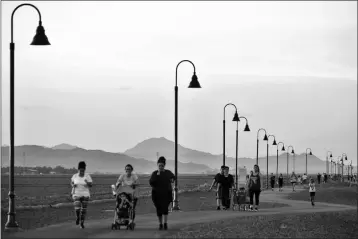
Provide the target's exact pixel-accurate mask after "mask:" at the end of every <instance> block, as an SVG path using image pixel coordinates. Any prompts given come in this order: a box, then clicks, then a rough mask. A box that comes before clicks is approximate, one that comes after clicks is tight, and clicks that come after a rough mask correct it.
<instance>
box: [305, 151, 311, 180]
mask: <svg viewBox="0 0 358 239" xmlns="http://www.w3.org/2000/svg"><path fill="white" fill-rule="evenodd" d="M308 149H309V150H310V155H312V149H311V148H307V149H306V175H308V174H307V150H308Z"/></svg>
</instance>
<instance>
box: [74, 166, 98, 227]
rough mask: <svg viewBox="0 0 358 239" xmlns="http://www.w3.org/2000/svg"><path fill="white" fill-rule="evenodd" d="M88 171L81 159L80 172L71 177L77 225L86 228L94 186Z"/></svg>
mask: <svg viewBox="0 0 358 239" xmlns="http://www.w3.org/2000/svg"><path fill="white" fill-rule="evenodd" d="M85 172H86V163H85V162H83V161H81V162H79V163H78V173H76V174H74V175H73V176H72V178H71V186H72V192H71V194H72V199H73V201H74V202H73V204H74V207H75V212H76V225H79V224H80V223H81V225H80V227H81V228H82V229H83V228H85V226H84V222H85V218H86V213H87V206H88V201H89V199H90V190H89V188H91V187H92V186H93V181H92V178H91V176H90V175H89V174H88V173H85Z"/></svg>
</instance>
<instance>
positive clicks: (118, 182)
mask: <svg viewBox="0 0 358 239" xmlns="http://www.w3.org/2000/svg"><path fill="white" fill-rule="evenodd" d="M122 181H123V174H122V175H120V176H119V177H118V179H117V182H116V188H118V186H119V185H120V184H121V183H122Z"/></svg>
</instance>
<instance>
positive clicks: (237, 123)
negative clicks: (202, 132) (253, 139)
mask: <svg viewBox="0 0 358 239" xmlns="http://www.w3.org/2000/svg"><path fill="white" fill-rule="evenodd" d="M235 115H236V114H235ZM240 119H245V121H246V126H245V129H244V131H245V132H250V128H249V124H248V122H247V119H246V117H244V116H241V117H239V120H240ZM238 129H239V121H236V172H235V183H236V185H235V188H236V190H237V189H238V188H237V185H238V183H237V164H238V156H237V155H238V151H239V150H238V147H239V130H238Z"/></svg>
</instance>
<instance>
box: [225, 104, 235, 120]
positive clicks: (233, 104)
mask: <svg viewBox="0 0 358 239" xmlns="http://www.w3.org/2000/svg"><path fill="white" fill-rule="evenodd" d="M228 105H232V106H234V107H235V110H236V112H237V107H236V105H235V104H233V103H228V104H226V105H225V106H224V120H225V108H226V106H228Z"/></svg>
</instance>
